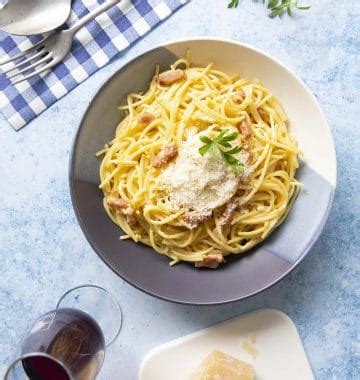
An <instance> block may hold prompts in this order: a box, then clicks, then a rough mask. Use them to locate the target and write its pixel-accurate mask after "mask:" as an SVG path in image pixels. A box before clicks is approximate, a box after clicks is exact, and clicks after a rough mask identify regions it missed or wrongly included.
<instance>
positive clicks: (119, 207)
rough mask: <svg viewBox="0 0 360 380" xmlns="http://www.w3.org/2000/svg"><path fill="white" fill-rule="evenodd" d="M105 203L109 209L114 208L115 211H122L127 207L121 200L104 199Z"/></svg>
mask: <svg viewBox="0 0 360 380" xmlns="http://www.w3.org/2000/svg"><path fill="white" fill-rule="evenodd" d="M106 203H107V205H108V206H109V207H111V208H114V209H116V210H123V209H126V208H127V207H129V204H128V203H127V202H126V201H124V200H123V199H122V198H113V197H108V198H106Z"/></svg>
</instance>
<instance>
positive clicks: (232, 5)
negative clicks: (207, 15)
mask: <svg viewBox="0 0 360 380" xmlns="http://www.w3.org/2000/svg"><path fill="white" fill-rule="evenodd" d="M238 5H239V0H231V1H230V3H229V4H228V8H236V7H237V6H238Z"/></svg>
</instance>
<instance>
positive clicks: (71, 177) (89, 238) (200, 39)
mask: <svg viewBox="0 0 360 380" xmlns="http://www.w3.org/2000/svg"><path fill="white" fill-rule="evenodd" d="M190 41H198V42H200V43H201V42H204V41H214V42H222V43H228V44H233V45H237V46H239V47H241V48H246V49H249V50H252V51H255V52H256V53H258V54H260V55H262V56H265V57H266V58H268V59H269V60H271V61H273V62H274V63H276V64H277V65H279V66H280V67H281V68H282V69H283V70H285V71H286V72H287V73H288V74H289V75H291V76H292V77H293V78H294V79H295V80H296V81H297V82H298V83H299V84H300V85H301V87H302V88H304V90H305V91H306V93H307V94H308V95H309V96H310V98H311V99H312V101H313V103H314V104H315V105H316V108H317V110H318V112H319V114H320V116H321V118H322V119H323V124H324V126H325V127H326V128H327V129H328V131H329V133H330V138H331V143H332V144H331V145H332V146H331V147H330V149H331V150H332V154H333V157H334V161H333V162H332V163H331V164H332V165H333V173H332V174H333V182H331V185H332V187H333V189H332V191H331V194H330V198H329V201H328V204H327V207H326V211H325V213H324V215H323V218H322V220H321V223H319V225H318V226H317V229H316V231H315V233H314V234H313V236H312V238H311V240H310V242H309V243H308V245H307V246H306V248H305V249H304V250H303V252H302V254H301V256H300V257H299V258H298V259H297V260H296V261H295V262H293V263H292V264H291V266H290V268H289V269H288V270H286V271H285V272H283V273H281V274H280V275H279V276H278V277H277V278H276V279H275V280H273V281H272V282H270V283H268V284H267V285H265V286H263V287H262V288H259V289H257V290H254V291H253V292H251V293H248V294H246V295H244V296H240V297H235V298H232V299H226V300H224V301H210V302H206V301H205V302H199V301H196V302H194V301H182V300H179V299H176V298H173V297H168V296H163V295H161V294H159V293H157V292H153V291H150V290H148V289H146V288H145V287H143V286H141V285H139V284H137V283H134V282H133V281H132V280H130V279H129V278H128V276H127V275H126V274H124V273H120V272H119V271H118V270H117V269H116V268H115V267H114V265H112V264H111V263H110V262H109V261H108V260H107V259H106V257H105V256H104V255H103V254H102V253H100V251H101V250H100V249H98V248H97V247H96V243H95V241H94V240H93V238H92V236H90V233H89V232H88V231H87V229H86V227H85V222H84V221H83V219H82V217H81V215H80V211H79V209H78V207H77V205H76V202H75V194H74V186H73V181H74V166H75V156H76V147H77V143H78V141H79V137H80V134H81V131H82V128H83V123H84V120H85V118H86V116H87V114H88V112H89V111H90V109H91V107H92V105H93V104H94V103H95V102H96V101H97V99H98V97H99V96H100V94H101V92H102V91H103V89H104V88H105V87H106V86H107V85H108V84H109V83H110V81H111V80H113V78H114V76H116V75H117V74H118V72H119V71H120V70H123V69H124V68H125V67H127V66H129V65H131V64H132V63H133V62H134V61H136V60H138V59H140V58H141V57H143V56H144V55H146V54H148V53H150V52H152V51H154V50H156V49H159V48H168V47H169V45H175V44H178V43H186V42H190ZM68 173H69V175H68V181H69V187H70V197H71V203H72V206H73V209H74V212H75V215H76V219H77V221H78V223H79V225H80V228H81V231H82V232H83V234H84V235H85V237H86V239H87V241H88V243H89V244H90V246H91V248H92V249H93V250H94V251H95V253H96V254H97V256H98V257H100V259H101V260H102V261H103V262H104V263H105V264H106V266H107V267H108V268H110V269H111V270H112V271H113V272H114V273H115V274H116V275H117V276H119V277H120V278H121V279H123V280H124V281H126V282H127V283H128V284H130V285H131V286H133V287H135V288H136V289H138V290H140V291H142V292H144V293H146V294H148V295H150V296H153V297H156V298H158V299H161V300H164V301H169V302H173V303H177V304H182V305H193V306H211V305H223V304H227V303H232V302H236V301H241V300H245V299H247V298H250V297H253V296H255V295H257V294H260V293H262V292H264V291H265V290H267V289H270V288H272V287H273V286H274V285H276V284H277V283H279V282H280V281H281V280H282V279H283V278H285V277H286V276H287V275H288V274H289V273H291V272H292V271H293V270H294V269H295V268H296V267H297V266H298V265H299V264H300V263H301V262H302V261H303V260H304V258H305V256H306V255H307V254H308V253H309V251H310V249H311V248H312V247H313V246H314V244H315V243H316V241H317V240H318V239H319V237H320V235H321V233H322V231H323V229H324V227H325V225H326V222H327V220H328V218H329V214H330V210H331V207H332V205H333V201H334V195H335V191H336V187H337V157H336V150H335V145H334V138H333V134H332V131H331V128H330V126H329V123H328V121H327V119H326V116H325V113H324V111H323V110H322V108H321V106H320V103H319V101H318V100H317V98H316V97H315V95H314V94H313V92H312V91H311V90H310V89H309V88H308V86H307V85H306V84H305V82H304V81H303V80H302V79H301V78H300V77H299V76H298V75H297V74H295V73H294V72H293V71H292V70H291V69H289V68H288V67H287V66H285V65H284V64H283V63H281V62H280V61H279V60H278V59H277V58H275V57H273V56H272V55H270V54H268V53H266V52H264V51H262V50H261V49H259V48H257V47H255V46H253V45H251V44H248V43H243V42H239V41H236V40H233V39H227V38H217V37H211V36H209V37H206V36H200V37H197V36H195V37H191V38H182V39H175V40H169V41H167V42H163V43H160V44H158V45H156V46H154V47H152V48H150V49H146V50H143V51H142V52H140V53H139V54H137V55H135V56H134V57H132V58H130V59H129V60H128V61H126V62H125V63H124V64H122V65H121V66H120V67H119V68H118V69H117V70H116V71H114V72H113V73H111V74H110V76H109V77H107V78H106V79H105V80H104V81H103V82H102V83H101V84H100V86H98V87H97V88H96V89H95V91H94V94H93V97H92V99H91V101H90V102H89V104H88V105H87V107H86V110H85V112H84V114H83V115H82V117H81V120H80V122H79V124H78V127H77V130H76V133H75V135H74V138H73V141H72V145H71V149H70V154H69V167H68Z"/></svg>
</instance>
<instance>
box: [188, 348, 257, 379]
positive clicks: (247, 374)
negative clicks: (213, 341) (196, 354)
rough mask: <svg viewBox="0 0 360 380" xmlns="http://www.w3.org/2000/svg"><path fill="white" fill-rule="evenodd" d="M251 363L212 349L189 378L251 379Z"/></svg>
mask: <svg viewBox="0 0 360 380" xmlns="http://www.w3.org/2000/svg"><path fill="white" fill-rule="evenodd" d="M253 379H254V371H253V368H252V367H251V365H249V364H247V363H245V362H243V361H241V360H239V359H235V358H234V357H232V356H230V355H227V354H225V353H223V352H221V351H218V350H214V351H213V352H212V353H211V354H209V355H208V356H207V357H206V358H205V359H204V360H203V361H202V363H201V364H200V366H199V368H198V369H197V370H196V372H195V373H194V374H193V376H192V377H191V380H253Z"/></svg>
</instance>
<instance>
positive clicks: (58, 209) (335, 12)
mask: <svg viewBox="0 0 360 380" xmlns="http://www.w3.org/2000/svg"><path fill="white" fill-rule="evenodd" d="M309 2H310V3H312V8H311V10H310V11H308V12H304V13H303V14H301V15H298V17H296V19H289V18H284V19H283V20H270V19H268V18H267V17H266V15H265V9H263V7H262V6H261V5H260V4H256V3H253V2H251V1H250V0H244V1H242V2H241V4H240V7H239V8H238V9H237V10H228V9H226V6H225V5H226V1H225V0H224V1H222V0H216V1H215V0H212V1H209V0H194V1H192V2H191V3H190V4H189V5H186V6H185V7H184V8H183V9H181V10H180V11H179V12H178V13H177V14H176V15H175V16H173V17H171V19H169V20H167V21H166V22H165V23H164V24H162V25H161V26H159V27H158V28H156V29H155V30H154V31H153V32H151V34H149V35H147V36H146V37H145V38H144V39H143V40H142V41H141V42H139V43H138V44H136V45H135V46H133V47H132V48H130V49H128V50H127V51H126V52H125V53H122V54H121V55H120V56H119V57H118V59H116V60H115V61H113V62H112V63H110V64H109V65H108V66H106V67H105V68H103V69H102V70H100V71H99V72H97V73H96V74H95V75H93V76H92V77H91V78H90V79H89V80H87V81H86V82H85V83H83V84H82V85H80V86H79V87H77V88H76V89H75V90H74V91H73V92H72V93H71V94H69V95H67V96H66V97H65V98H63V99H62V100H60V101H59V102H58V103H57V104H55V105H54V106H52V107H51V108H50V109H49V110H48V111H46V112H45V113H44V114H42V115H41V116H40V117H38V118H37V119H36V120H34V121H33V122H32V123H30V124H29V125H28V126H27V127H25V128H24V129H23V130H22V131H20V132H14V131H13V130H12V128H11V127H10V126H8V125H7V123H6V122H5V121H4V120H3V119H0V122H1V126H2V128H1V129H0V141H1V150H0V173H1V180H0V194H1V201H0V250H1V256H0V257H1V265H0V321H1V323H0V329H1V330H0V342H1V343H0V366H1V368H0V374H1V373H3V370H4V369H5V365H6V363H7V362H8V361H9V360H10V357H11V354H12V352H13V350H14V348H15V346H16V345H17V344H18V342H19V341H20V338H21V335H22V333H23V330H24V329H25V327H26V326H27V325H28V324H29V322H30V321H31V319H33V318H34V317H36V316H37V315H39V314H40V313H42V312H45V311H46V310H48V309H51V308H52V307H54V306H55V304H56V301H57V299H58V297H59V296H60V295H61V294H62V293H63V292H64V291H65V290H66V289H68V288H69V287H71V286H74V285H77V284H81V283H87V282H93V283H97V284H99V285H103V286H105V287H107V288H109V289H110V290H111V291H113V292H114V293H115V294H116V295H117V297H118V299H119V301H120V302H121V304H122V307H123V311H124V325H123V330H122V333H121V335H120V338H119V340H118V341H117V342H116V344H115V345H114V346H113V347H111V348H110V349H109V351H108V354H107V358H106V360H105V365H104V368H103V370H102V373H101V376H100V378H101V379H118V378H119V379H120V378H122V379H126V380H127V379H129V380H132V379H136V378H137V371H138V366H139V363H140V361H141V358H142V357H143V355H144V354H145V353H146V352H147V351H148V350H149V349H150V348H152V347H154V346H155V345H157V344H159V343H162V342H165V341H168V340H170V339H173V338H176V337H178V336H181V335H184V334H187V333H189V332H192V331H195V330H198V329H200V328H203V327H206V326H210V325H212V324H214V323H216V322H218V321H222V320H224V319H227V318H229V317H232V316H235V315H238V314H240V313H242V312H244V311H248V310H251V309H255V308H259V307H264V306H265V307H273V308H278V309H281V310H282V311H284V312H285V313H287V314H288V315H289V316H290V317H291V318H292V319H293V320H294V322H295V323H296V325H297V326H298V329H299V331H300V335H301V337H302V339H303V342H304V344H305V349H306V351H307V353H308V355H309V358H310V362H311V365H312V368H313V370H314V373H315V375H316V378H317V379H324V380H329V379H346V380H347V379H358V378H360V368H359V363H360V358H359V341H360V339H359V322H358V321H359V319H360V315H359V314H360V313H359V309H360V301H359V299H360V292H359V286H358V284H359V263H360V260H359V259H360V257H359V251H360V244H359V243H360V237H359V232H360V221H359V220H360V218H359V211H360V210H359V209H360V195H359V194H360V193H359V190H358V189H359V187H360V179H359V178H360V170H359V167H360V162H359V147H360V132H359V127H358V119H359V111H360V107H359V100H358V96H359V88H360V78H359V67H360V60H359V51H360V46H359V22H358V20H359V16H360V14H359V13H360V9H359V2H358V0H348V1H346V2H342V1H335V0H318V1H309ZM195 35H212V36H218V37H225V38H234V39H237V40H239V41H243V42H246V43H250V44H253V45H255V46H257V47H259V48H261V49H264V50H265V51H266V52H269V53H270V54H272V55H274V56H275V57H277V58H278V59H280V60H281V61H282V62H284V63H285V64H286V65H288V66H289V67H290V68H292V69H293V70H294V71H295V72H296V73H298V74H299V75H300V76H301V77H302V79H303V80H304V81H305V82H306V83H307V84H308V86H309V87H310V89H311V90H313V91H314V92H315V93H316V95H317V97H318V99H319V101H320V103H321V105H322V106H323V108H324V111H325V113H326V115H327V118H328V120H329V123H330V126H331V129H332V131H333V134H334V137H335V143H336V149H337V155H338V168H339V173H338V174H339V176H338V187H337V191H336V194H335V202H334V206H333V208H332V211H331V213H330V218H329V221H328V223H327V225H326V227H325V230H324V232H323V234H322V236H321V237H320V239H319V241H318V242H317V243H316V244H315V246H314V248H313V249H312V250H311V252H310V253H309V254H308V256H307V257H306V259H305V260H304V262H303V263H302V264H301V265H300V266H299V267H298V268H297V269H296V270H295V271H294V272H292V273H291V274H290V275H289V276H288V277H287V278H286V279H284V280H283V281H282V282H281V283H280V284H278V285H276V286H275V287H273V288H272V289H270V290H268V291H266V292H264V293H262V294H260V295H258V296H256V297H253V298H251V299H249V300H246V301H243V302H238V303H234V304H229V305H224V306H217V307H190V306H182V305H175V304H170V303H167V302H165V301H160V300H157V299H154V298H152V297H150V296H147V295H145V294H143V293H141V292H139V291H137V290H136V289H133V288H132V287H131V286H129V285H127V284H126V283H124V282H123V281H122V280H120V279H119V278H117V277H116V276H115V275H114V274H113V273H112V272H111V271H110V270H109V269H108V268H107V267H106V266H105V265H104V264H103V263H102V262H101V260H100V259H99V258H98V257H97V256H96V254H95V253H94V252H93V251H92V249H91V248H90V246H89V245H88V243H87V242H86V240H85V238H84V236H83V235H82V233H81V231H80V228H79V226H78V224H77V222H76V220H75V216H74V213H73V210H72V207H71V204H70V197H69V189H68V180H67V176H68V158H69V150H70V146H71V142H72V139H73V136H74V134H75V131H76V128H77V125H78V123H79V120H80V118H81V115H82V114H83V112H84V111H85V109H86V107H87V105H88V103H89V101H90V99H91V97H92V95H93V94H94V92H95V90H96V89H97V88H98V87H99V85H100V84H101V83H102V82H103V81H104V80H105V79H106V78H107V77H108V76H109V75H110V74H111V73H113V72H114V71H116V70H117V69H118V68H119V67H120V66H121V65H123V64H124V62H126V61H128V60H129V59H131V58H132V57H134V56H135V55H137V54H138V53H140V52H141V51H143V50H145V49H147V48H149V47H151V46H153V45H155V44H158V43H161V42H165V41H167V40H168V39H175V38H182V37H193V36H195Z"/></svg>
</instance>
